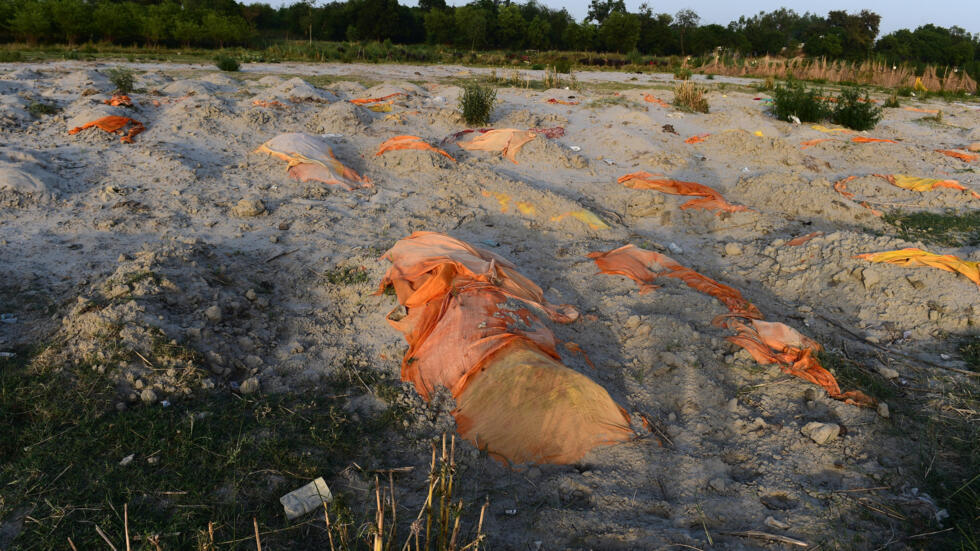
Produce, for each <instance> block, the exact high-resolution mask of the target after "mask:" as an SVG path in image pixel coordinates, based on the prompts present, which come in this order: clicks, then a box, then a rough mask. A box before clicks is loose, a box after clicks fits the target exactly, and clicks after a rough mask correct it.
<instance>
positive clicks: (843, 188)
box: [834, 176, 885, 216]
mask: <svg viewBox="0 0 980 551" xmlns="http://www.w3.org/2000/svg"><path fill="white" fill-rule="evenodd" d="M855 179H857V176H848V177H847V178H844V179H842V180H838V181H836V182H834V191H836V192H837V193H840V194H841V195H842V196H844V197H847V198H848V199H851V200H854V194H853V193H851V192H850V191H847V183H848V182H850V181H851V180H855ZM858 204H859V205H861V206H862V207H864V208H866V209H868V210H870V211H871V214H873V215H875V216H884V215H885V213H883V212H881V211H880V210H878V209H876V208H874V207H872V206H871V205H869V204H868V202H867V201H859V202H858Z"/></svg>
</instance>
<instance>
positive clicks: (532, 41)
mask: <svg viewBox="0 0 980 551" xmlns="http://www.w3.org/2000/svg"><path fill="white" fill-rule="evenodd" d="M527 45H528V46H530V47H532V48H534V49H536V50H547V49H548V48H550V47H551V23H548V20H547V19H545V18H544V16H541V15H538V16H537V17H535V18H534V19H532V20H531V23H530V24H529V25H528V26H527Z"/></svg>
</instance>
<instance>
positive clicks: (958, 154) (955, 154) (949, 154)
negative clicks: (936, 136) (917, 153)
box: [936, 149, 980, 163]
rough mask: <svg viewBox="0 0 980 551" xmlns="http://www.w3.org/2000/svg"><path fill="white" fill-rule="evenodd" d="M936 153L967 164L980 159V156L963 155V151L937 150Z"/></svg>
mask: <svg viewBox="0 0 980 551" xmlns="http://www.w3.org/2000/svg"><path fill="white" fill-rule="evenodd" d="M936 153H942V154H943V155H946V156H947V157H954V158H957V159H959V160H961V161H963V162H965V163H972V162H973V161H976V160H977V159H980V155H970V154H969V153H963V152H962V151H952V150H949V149H937V150H936Z"/></svg>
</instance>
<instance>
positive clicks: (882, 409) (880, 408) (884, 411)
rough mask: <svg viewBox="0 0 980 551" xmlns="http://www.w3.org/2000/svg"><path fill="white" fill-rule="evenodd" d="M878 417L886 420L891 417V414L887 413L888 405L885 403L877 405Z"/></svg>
mask: <svg viewBox="0 0 980 551" xmlns="http://www.w3.org/2000/svg"><path fill="white" fill-rule="evenodd" d="M878 415H880V416H882V417H884V418H885V419H888V417H890V416H891V413H889V412H888V404H886V403H885V402H879V403H878Z"/></svg>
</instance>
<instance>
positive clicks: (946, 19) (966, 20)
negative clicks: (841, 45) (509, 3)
mask: <svg viewBox="0 0 980 551" xmlns="http://www.w3.org/2000/svg"><path fill="white" fill-rule="evenodd" d="M292 1H293V0H285V2H284V3H292ZM399 1H400V3H401V4H402V5H408V6H415V5H417V2H416V1H415V0H399ZM524 1H525V0H520V2H521V3H523V2H524ZM280 2H281V3H282V2H283V0H280ZM447 3H448V4H450V5H454V6H462V5H464V4H467V3H469V0H448V1H447ZM538 3H539V4H543V5H545V6H548V7H550V8H553V9H560V8H562V7H564V8H565V9H567V10H568V13H570V14H572V17H574V18H575V19H576V20H578V21H581V20H582V19H583V18H585V14H586V13H587V12H588V10H589V0H571V1H569V2H558V1H556V0H538ZM642 3H643V0H627V1H626V8H627V9H628V10H629V11H632V12H635V11H637V10H638V9H639V7H640V4H642ZM648 3H649V4H650V6H651V8H652V9H653V11H654V12H655V13H661V12H667V13H670V14H674V13H677V12H678V11H680V10H682V9H684V8H690V9H692V10H694V11H695V12H697V14H698V15H700V16H701V24H702V25H706V24H710V23H718V24H719V25H727V24H728V23H729V22H730V21H734V20H737V19H738V18H739V17H740V16H742V15H755V14H757V13H759V12H760V11H773V10H777V9H779V8H782V7H785V8H788V9H791V10H793V11H795V12H797V13H800V14H802V13H804V12H807V11H809V12H811V13H816V14H817V15H827V12H828V11H833V10H844V11H848V12H851V13H857V12H859V11H861V10H862V9H868V10H871V11H873V12H875V13H877V14H878V15H880V16H881V26H880V29H879V30H880V34H879V36H883V35H885V34H888V33H890V32H892V31H895V30H898V29H912V30H914V29H915V28H916V27H918V26H920V25H925V24H926V23H932V24H934V25H938V26H940V27H952V26H953V25H957V26H959V27H962V28H964V29H966V30H967V32H969V33H980V1H978V0H946V1H944V2H942V3H941V4H929V3H928V2H922V1H921V0H863V1H861V2H858V3H856V2H854V1H848V0H824V1H822V2H812V1H803V0H755V1H753V2H732V1H731V0H680V1H679V2H671V3H670V4H666V3H661V2H658V1H656V0H648ZM273 5H275V4H273ZM931 8H937V9H931Z"/></svg>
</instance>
